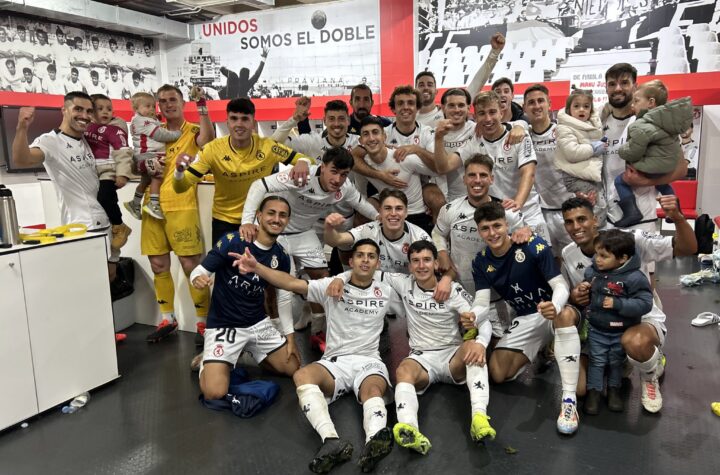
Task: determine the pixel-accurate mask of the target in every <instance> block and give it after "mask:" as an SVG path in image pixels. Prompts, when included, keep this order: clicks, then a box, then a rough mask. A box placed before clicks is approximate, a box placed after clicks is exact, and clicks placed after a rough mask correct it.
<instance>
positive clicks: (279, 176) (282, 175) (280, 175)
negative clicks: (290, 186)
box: [277, 172, 290, 183]
mask: <svg viewBox="0 0 720 475" xmlns="http://www.w3.org/2000/svg"><path fill="white" fill-rule="evenodd" d="M289 179H290V176H288V174H287V173H285V172H281V173H278V174H277V181H279V182H280V183H287V182H288V180H289Z"/></svg>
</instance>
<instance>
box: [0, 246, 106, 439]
mask: <svg viewBox="0 0 720 475" xmlns="http://www.w3.org/2000/svg"><path fill="white" fill-rule="evenodd" d="M0 283H1V284H0V328H1V329H2V330H1V331H0V357H3V356H4V358H2V359H0V361H5V362H6V363H4V364H2V365H0V378H1V379H0V380H2V381H3V386H4V387H5V384H7V386H6V387H7V388H8V390H6V391H0V411H1V414H0V429H2V428H4V427H7V426H9V425H12V424H14V423H16V422H18V421H21V420H23V419H25V418H27V417H29V416H31V415H33V414H37V413H38V412H42V411H45V410H47V409H49V408H51V407H53V406H55V405H57V404H59V403H61V402H63V401H67V400H68V399H71V398H72V397H74V396H77V395H78V394H81V393H83V392H85V391H89V390H91V389H94V388H96V387H98V386H101V385H103V384H105V383H107V382H109V381H112V380H113V379H116V378H117V377H118V371H117V355H116V349H115V335H114V328H113V316H112V304H111V299H110V286H109V283H108V274H107V264H106V258H105V239H104V237H102V236H92V235H87V236H86V237H84V238H76V239H72V238H71V239H67V240H65V241H64V242H59V243H56V244H49V245H44V246H36V247H24V248H20V249H19V250H16V251H15V252H10V253H6V254H2V255H0ZM30 396H31V397H30ZM16 399H17V401H16ZM21 400H22V401H21Z"/></svg>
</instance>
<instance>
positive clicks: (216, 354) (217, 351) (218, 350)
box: [213, 345, 225, 358]
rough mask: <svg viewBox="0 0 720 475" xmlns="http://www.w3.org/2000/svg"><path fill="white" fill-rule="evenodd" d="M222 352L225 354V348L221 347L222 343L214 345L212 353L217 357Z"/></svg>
mask: <svg viewBox="0 0 720 475" xmlns="http://www.w3.org/2000/svg"><path fill="white" fill-rule="evenodd" d="M224 354H225V350H224V349H223V346H222V345H217V346H216V347H215V349H214V350H213V355H214V356H215V357H217V358H220V357H221V356H222V355H224Z"/></svg>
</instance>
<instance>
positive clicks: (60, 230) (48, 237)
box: [20, 223, 87, 244]
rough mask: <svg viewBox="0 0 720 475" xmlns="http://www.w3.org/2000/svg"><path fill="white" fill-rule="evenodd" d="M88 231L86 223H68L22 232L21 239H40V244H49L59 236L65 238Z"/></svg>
mask: <svg viewBox="0 0 720 475" xmlns="http://www.w3.org/2000/svg"><path fill="white" fill-rule="evenodd" d="M86 232H87V226H85V225H84V224H76V223H73V224H66V225H63V226H58V227H56V228H49V229H38V230H37V231H35V232H33V233H30V234H23V233H20V239H21V240H22V241H23V242H25V241H40V244H48V243H51V242H55V241H56V240H57V238H65V237H72V236H82V235H83V234H85V233H86Z"/></svg>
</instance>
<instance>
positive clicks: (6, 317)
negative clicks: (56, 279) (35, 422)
mask: <svg viewBox="0 0 720 475" xmlns="http://www.w3.org/2000/svg"><path fill="white" fill-rule="evenodd" d="M0 308H1V309H2V310H0V361H3V363H2V364H0V381H2V382H3V383H2V386H3V390H2V391H0V429H2V428H4V427H7V426H10V425H13V424H15V423H17V422H20V421H22V420H24V419H27V418H28V417H30V416H33V415H35V414H37V413H38V405H37V396H36V395H35V376H34V375H33V363H32V354H31V351H30V335H29V334H28V324H27V314H26V313H25V294H24V292H23V280H22V272H21V270H20V254H19V253H13V254H6V255H0Z"/></svg>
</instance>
